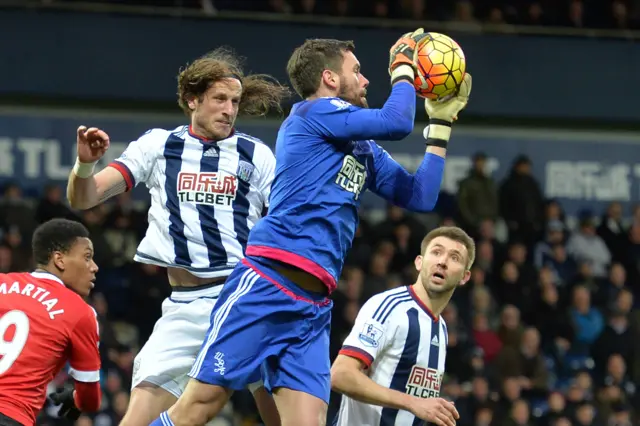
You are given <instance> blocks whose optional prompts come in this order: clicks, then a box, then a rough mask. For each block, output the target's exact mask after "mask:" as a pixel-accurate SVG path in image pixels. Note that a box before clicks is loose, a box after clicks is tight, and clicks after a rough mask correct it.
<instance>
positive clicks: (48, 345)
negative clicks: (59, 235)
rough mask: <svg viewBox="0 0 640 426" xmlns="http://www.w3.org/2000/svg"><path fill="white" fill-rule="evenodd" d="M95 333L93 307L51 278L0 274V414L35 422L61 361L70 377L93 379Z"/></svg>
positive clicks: (95, 371) (96, 362)
mask: <svg viewBox="0 0 640 426" xmlns="http://www.w3.org/2000/svg"><path fill="white" fill-rule="evenodd" d="M98 334H99V331H98V321H97V319H96V313H95V311H94V310H93V308H91V307H90V306H89V305H88V304H87V303H86V302H85V301H84V300H83V299H82V298H81V297H80V296H79V295H78V294H76V293H74V292H73V291H71V290H69V289H68V288H67V287H65V286H64V284H63V283H62V281H61V280H60V279H59V278H57V277H56V276H54V275H51V274H48V273H45V272H32V273H10V274H0V413H2V414H4V415H6V416H9V417H11V418H12V419H14V420H16V421H18V422H20V423H22V424H24V425H33V424H35V419H36V415H37V414H38V412H39V411H40V410H41V409H42V407H43V405H44V402H45V399H46V388H47V385H48V384H49V383H50V382H51V381H52V380H53V378H54V377H55V375H56V374H58V372H59V371H60V370H61V369H62V367H63V366H64V365H65V363H66V362H67V361H69V364H70V370H69V374H70V375H71V376H72V377H73V378H74V379H75V380H76V381H79V382H89V383H90V382H98V381H99V380H100V354H99V352H98V341H99V340H98Z"/></svg>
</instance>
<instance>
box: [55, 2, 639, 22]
mask: <svg viewBox="0 0 640 426" xmlns="http://www.w3.org/2000/svg"><path fill="white" fill-rule="evenodd" d="M42 1H43V2H45V3H53V2H56V3H65V2H67V3H73V2H78V1H82V2H99V3H111V4H120V5H143V6H153V7H182V8H189V9H194V10H197V9H200V10H202V11H204V12H205V13H209V14H215V13H216V12H217V11H219V10H220V11H253V12H272V13H283V14H313V15H330V16H346V17H376V18H389V19H416V20H420V19H425V20H433V21H458V22H463V23H467V24H474V23H479V22H489V23H493V24H517V25H539V26H549V25H553V26H562V27H572V28H609V29H640V1H639V0H450V1H436V0H97V1H96V0H42Z"/></svg>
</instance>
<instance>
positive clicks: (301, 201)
mask: <svg viewBox="0 0 640 426" xmlns="http://www.w3.org/2000/svg"><path fill="white" fill-rule="evenodd" d="M415 99H416V95H415V90H414V89H413V87H412V85H410V84H406V83H397V84H395V85H394V86H393V89H392V92H391V95H390V96H389V99H388V100H387V102H386V103H385V105H384V106H383V108H382V109H366V108H360V107H356V106H354V105H352V104H350V103H348V102H345V101H344V100H342V99H339V98H318V99H313V100H307V101H302V102H299V103H297V104H295V105H294V106H293V108H292V110H291V113H290V114H289V117H287V119H286V120H285V121H284V122H283V123H282V126H281V127H280V130H279V132H278V139H277V142H276V171H275V178H274V181H273V184H272V187H271V196H270V206H269V213H268V215H267V216H266V217H264V218H263V219H261V220H260V221H259V222H258V223H257V224H256V225H255V226H254V227H253V229H252V230H251V232H250V234H249V240H248V244H247V249H246V254H247V256H259V257H263V258H267V259H273V260H277V261H280V262H284V263H287V264H290V265H292V266H295V267H297V268H300V269H302V270H304V271H306V272H308V273H310V274H313V275H314V276H316V277H318V278H319V279H321V280H322V281H323V282H324V283H325V285H326V286H327V288H328V290H329V292H331V291H333V290H334V289H335V287H336V282H337V280H338V278H339V276H340V273H341V271H342V267H343V262H344V259H345V257H346V254H347V251H348V250H349V248H350V247H351V244H352V242H353V238H354V235H355V231H356V228H357V226H358V207H359V206H360V202H361V200H362V193H363V192H364V191H365V190H367V189H370V190H372V191H373V192H375V193H376V194H378V195H380V196H381V197H382V198H384V199H386V200H387V201H389V202H391V203H393V204H395V205H398V206H401V207H404V208H407V209H409V210H413V211H429V210H431V209H432V208H433V206H434V205H435V203H436V200H437V198H438V193H439V189H440V184H441V181H442V174H443V171H444V159H443V158H442V157H439V156H436V155H433V154H430V153H427V154H425V157H424V160H423V161H422V164H421V165H420V167H419V168H418V170H417V171H416V173H415V175H412V174H410V173H408V172H407V171H406V170H405V169H404V168H403V167H402V166H401V165H400V164H398V163H397V162H396V161H395V160H393V159H392V158H391V157H390V156H389V154H388V153H387V152H386V151H385V150H384V149H383V148H381V147H380V146H379V145H378V144H376V143H375V142H374V141H373V140H372V139H384V140H398V139H402V138H404V137H406V136H407V135H408V134H409V133H411V131H412V130H413V121H414V116H415V104H416V103H415Z"/></svg>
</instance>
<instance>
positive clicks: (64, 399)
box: [49, 387, 81, 422]
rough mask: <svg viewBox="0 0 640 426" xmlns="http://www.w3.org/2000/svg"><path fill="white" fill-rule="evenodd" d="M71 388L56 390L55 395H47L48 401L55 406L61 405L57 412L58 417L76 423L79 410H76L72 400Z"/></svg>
mask: <svg viewBox="0 0 640 426" xmlns="http://www.w3.org/2000/svg"><path fill="white" fill-rule="evenodd" d="M73 392H74V390H73V388H69V387H67V388H63V389H59V390H57V391H56V392H55V393H52V394H51V395H49V399H50V400H51V402H53V403H54V404H55V405H61V407H60V409H59V410H58V417H61V418H65V419H68V420H71V421H74V422H75V421H76V420H78V418H79V417H80V414H81V413H80V410H78V408H76V403H75V401H74V400H73Z"/></svg>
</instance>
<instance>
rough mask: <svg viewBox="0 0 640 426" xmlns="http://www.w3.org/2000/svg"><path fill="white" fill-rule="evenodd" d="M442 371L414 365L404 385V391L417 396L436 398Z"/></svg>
mask: <svg viewBox="0 0 640 426" xmlns="http://www.w3.org/2000/svg"><path fill="white" fill-rule="evenodd" d="M442 377H443V373H442V372H440V371H438V370H435V369H433V368H424V367H420V366H418V365H414V366H413V367H412V368H411V374H410V375H409V380H408V381H407V385H406V393H408V394H409V395H413V396H417V397H418V398H437V397H438V396H440V385H441V384H442Z"/></svg>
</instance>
